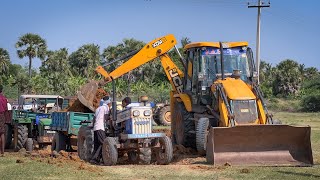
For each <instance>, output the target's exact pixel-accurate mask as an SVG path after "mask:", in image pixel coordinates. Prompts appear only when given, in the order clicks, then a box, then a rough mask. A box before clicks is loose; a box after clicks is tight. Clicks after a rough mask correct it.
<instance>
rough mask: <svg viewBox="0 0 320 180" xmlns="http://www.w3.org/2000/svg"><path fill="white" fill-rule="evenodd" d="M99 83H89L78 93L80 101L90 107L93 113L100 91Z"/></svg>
mask: <svg viewBox="0 0 320 180" xmlns="http://www.w3.org/2000/svg"><path fill="white" fill-rule="evenodd" d="M98 87H99V86H98V82H97V81H90V82H89V83H87V84H85V85H84V86H82V88H81V89H80V91H78V99H79V101H80V102H81V103H82V104H83V105H85V106H86V107H88V108H89V109H90V110H91V111H95V108H94V106H93V100H94V99H95V95H96V93H97V90H98Z"/></svg>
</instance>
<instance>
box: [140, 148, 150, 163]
mask: <svg viewBox="0 0 320 180" xmlns="http://www.w3.org/2000/svg"><path fill="white" fill-rule="evenodd" d="M150 162H151V148H139V163H140V164H150Z"/></svg>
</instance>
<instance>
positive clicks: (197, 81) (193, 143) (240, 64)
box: [79, 35, 313, 165]
mask: <svg viewBox="0 0 320 180" xmlns="http://www.w3.org/2000/svg"><path fill="white" fill-rule="evenodd" d="M176 43H177V42H176V39H175V37H174V36H173V35H167V36H164V37H161V38H158V39H155V40H153V41H151V42H150V43H148V44H146V45H145V46H144V47H143V48H142V49H141V50H140V51H139V52H138V53H136V54H135V55H133V56H132V57H131V58H130V59H129V60H128V61H126V62H125V63H123V64H122V65H121V66H120V67H118V68H117V69H115V70H114V71H113V72H111V73H110V74H109V73H107V72H106V71H105V70H104V69H103V67H101V66H100V67H98V68H97V69H96V71H97V72H98V73H100V74H102V75H103V76H104V80H103V82H102V83H101V82H100V83H97V82H93V83H91V84H87V85H86V87H84V88H83V89H82V90H83V91H82V92H80V93H79V96H81V97H82V98H80V99H82V100H84V101H86V102H88V101H87V100H86V97H89V96H88V94H91V93H92V91H90V89H96V87H97V85H98V84H104V83H106V82H110V81H113V80H115V79H116V78H118V77H120V76H122V75H123V74H125V73H127V72H129V71H131V70H133V69H135V68H137V67H139V66H141V65H143V64H145V63H147V62H149V61H151V60H153V59H155V58H157V57H159V58H160V61H161V63H162V66H163V69H164V71H165V73H166V75H167V77H168V79H169V81H170V83H171V85H172V91H171V93H170V107H171V112H172V124H171V131H172V136H173V137H172V140H173V143H174V144H182V145H184V146H185V147H192V148H195V149H197V150H198V151H199V153H203V154H204V153H206V157H207V161H208V162H211V163H213V164H215V165H219V164H224V163H227V162H228V163H231V164H232V165H237V164H240V165H246V164H247V165H312V164H313V157H312V150H311V142H310V131H311V128H310V127H309V126H307V127H294V126H288V125H281V124H279V122H278V121H276V120H273V119H272V115H271V114H270V113H269V112H268V110H267V107H266V104H265V102H264V99H263V96H262V93H261V91H260V88H259V86H258V85H257V83H256V77H257V74H256V70H255V67H254V60H253V55H252V50H251V49H250V48H249V47H248V43H247V42H228V43H215V42H198V43H190V44H188V45H186V46H185V52H186V54H187V59H186V60H183V58H182V57H181V55H180V53H179V51H177V53H178V54H179V55H180V57H181V62H182V64H183V66H184V70H183V71H181V70H180V69H179V68H178V67H177V65H176V64H175V63H174V62H173V61H172V60H171V58H170V57H169V56H168V51H169V50H171V49H172V48H173V47H175V49H176V50H177V48H176V46H175V45H176ZM88 89H89V91H86V90H88ZM86 102H85V103H86ZM87 104H88V103H87Z"/></svg>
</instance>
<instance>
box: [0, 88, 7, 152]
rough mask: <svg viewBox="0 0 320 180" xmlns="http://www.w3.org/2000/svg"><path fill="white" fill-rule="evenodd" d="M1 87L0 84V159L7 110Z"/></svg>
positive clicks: (3, 142) (3, 143)
mask: <svg viewBox="0 0 320 180" xmlns="http://www.w3.org/2000/svg"><path fill="white" fill-rule="evenodd" d="M2 90H3V86H2V85H1V84H0V157H3V156H4V147H5V144H6V142H5V140H4V133H5V115H4V113H5V111H7V110H8V107H7V103H8V101H7V98H6V97H5V96H3V95H2Z"/></svg>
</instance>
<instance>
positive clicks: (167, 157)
mask: <svg viewBox="0 0 320 180" xmlns="http://www.w3.org/2000/svg"><path fill="white" fill-rule="evenodd" d="M159 143H160V149H159V150H158V151H157V152H156V157H157V163H158V164H161V165H165V164H169V163H170V162H171V160H172V157H173V149H172V142H171V140H170V138H169V137H168V136H165V137H161V138H159Z"/></svg>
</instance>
